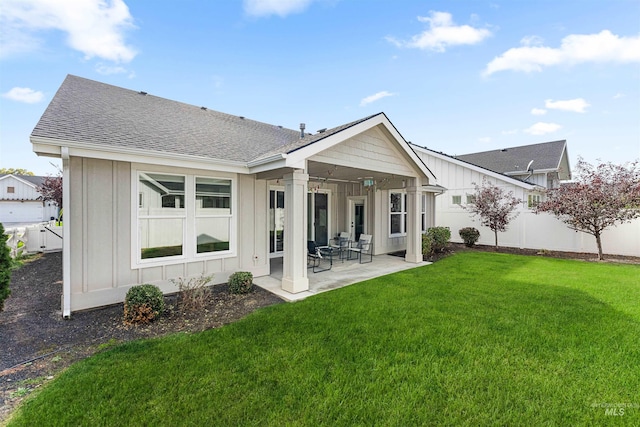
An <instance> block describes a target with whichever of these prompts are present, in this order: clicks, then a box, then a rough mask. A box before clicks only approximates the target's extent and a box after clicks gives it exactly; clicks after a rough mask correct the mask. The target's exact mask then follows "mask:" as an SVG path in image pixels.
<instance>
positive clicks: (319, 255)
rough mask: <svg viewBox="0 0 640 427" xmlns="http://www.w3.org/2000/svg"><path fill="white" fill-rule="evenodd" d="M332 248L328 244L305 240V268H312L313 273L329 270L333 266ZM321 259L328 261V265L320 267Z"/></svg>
mask: <svg viewBox="0 0 640 427" xmlns="http://www.w3.org/2000/svg"><path fill="white" fill-rule="evenodd" d="M332 250H333V249H332V248H331V247H329V246H318V245H316V242H314V241H313V240H307V268H312V269H313V272H314V273H320V272H321V271H327V270H331V267H332V266H333V253H332ZM323 252H324V254H323ZM322 261H325V262H328V263H329V266H328V267H325V268H320V263H321V262H322Z"/></svg>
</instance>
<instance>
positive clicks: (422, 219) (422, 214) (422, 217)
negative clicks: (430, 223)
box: [420, 193, 429, 234]
mask: <svg viewBox="0 0 640 427" xmlns="http://www.w3.org/2000/svg"><path fill="white" fill-rule="evenodd" d="M420 201H421V203H422V205H421V207H420V222H421V223H422V225H421V229H422V230H421V231H422V234H424V233H426V232H427V229H428V228H429V227H427V195H426V194H424V193H422V197H420Z"/></svg>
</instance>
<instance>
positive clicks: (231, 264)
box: [65, 157, 268, 311]
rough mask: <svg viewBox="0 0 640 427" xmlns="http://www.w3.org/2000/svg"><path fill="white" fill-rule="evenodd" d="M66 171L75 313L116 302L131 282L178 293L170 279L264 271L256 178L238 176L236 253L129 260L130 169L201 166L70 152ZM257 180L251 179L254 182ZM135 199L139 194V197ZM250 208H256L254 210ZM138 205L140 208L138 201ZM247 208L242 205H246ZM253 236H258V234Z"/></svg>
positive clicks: (263, 196)
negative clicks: (135, 262)
mask: <svg viewBox="0 0 640 427" xmlns="http://www.w3.org/2000/svg"><path fill="white" fill-rule="evenodd" d="M70 162H71V167H70V171H71V176H70V178H71V179H70V192H71V197H70V205H71V209H70V212H69V213H67V216H68V218H69V220H68V221H66V222H65V226H70V227H71V228H70V236H71V242H70V244H71V250H72V253H74V254H76V255H75V256H74V259H73V262H72V263H71V274H70V281H71V283H70V284H71V293H72V298H71V302H72V307H71V310H72V311H77V310H82V309H85V308H91V307H98V306H103V305H108V304H113V303H117V302H121V301H123V300H124V297H125V295H126V292H127V291H128V290H129V289H130V288H131V286H133V285H136V284H142V283H151V284H155V285H157V286H158V287H160V289H161V290H162V291H163V292H165V293H173V292H177V290H178V289H177V287H176V286H175V285H174V284H173V283H171V281H170V280H171V279H177V278H180V277H182V278H189V277H196V276H199V275H200V274H205V275H213V276H214V280H213V282H212V283H224V282H226V281H227V280H228V277H229V275H230V274H231V273H233V272H234V271H238V270H240V269H241V270H244V271H250V272H252V273H254V275H256V276H258V275H264V274H268V256H267V253H266V251H267V245H266V235H267V231H266V224H267V217H266V215H267V213H266V208H265V207H264V201H265V200H267V197H268V194H267V186H266V183H265V182H264V181H255V180H254V178H253V177H235V174H234V179H237V181H238V191H237V197H239V198H241V201H240V202H239V203H238V206H242V208H239V209H238V211H239V212H238V213H237V215H238V228H239V231H238V234H239V236H238V238H237V245H238V246H237V252H236V254H235V255H230V256H228V257H222V258H217V259H208V258H202V259H183V260H166V262H165V263H163V265H152V266H144V265H141V266H138V267H137V268H135V267H134V266H133V265H132V247H136V246H135V245H132V243H131V242H132V239H135V238H136V236H135V235H134V233H132V230H135V224H134V226H133V227H132V222H134V221H136V216H135V215H134V214H133V212H135V210H134V209H132V203H133V202H132V201H133V200H134V198H133V197H132V189H133V184H135V183H134V182H132V170H135V169H139V170H150V171H157V172H165V173H174V174H175V173H184V174H203V175H205V176H206V175H210V174H211V171H201V170H192V169H181V168H162V167H159V166H153V167H151V166H149V167H147V166H145V165H135V164H134V165H132V164H131V163H128V162H119V161H110V160H98V159H90V158H79V157H72V158H71V159H70ZM254 181H255V182H254ZM136 200H137V198H136ZM251 206H253V208H251ZM136 207H137V206H136ZM245 207H247V208H246V209H245ZM256 236H257V237H256Z"/></svg>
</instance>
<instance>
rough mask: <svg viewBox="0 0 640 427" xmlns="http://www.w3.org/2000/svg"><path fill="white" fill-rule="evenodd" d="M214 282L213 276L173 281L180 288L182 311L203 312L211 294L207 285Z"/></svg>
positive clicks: (179, 298) (179, 296)
mask: <svg viewBox="0 0 640 427" xmlns="http://www.w3.org/2000/svg"><path fill="white" fill-rule="evenodd" d="M212 280H213V275H211V276H205V275H204V274H202V275H201V276H200V277H193V278H191V279H189V280H186V279H183V278H182V277H180V278H178V279H175V280H173V279H172V280H171V282H172V283H173V284H174V285H176V286H177V287H178V292H179V294H178V300H179V301H180V310H182V311H198V310H202V309H203V308H204V306H205V305H206V304H207V300H208V296H209V292H208V288H207V285H209V283H210V282H211V281H212Z"/></svg>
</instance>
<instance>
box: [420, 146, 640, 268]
mask: <svg viewBox="0 0 640 427" xmlns="http://www.w3.org/2000/svg"><path fill="white" fill-rule="evenodd" d="M413 149H414V151H415V152H416V154H417V155H418V157H420V159H421V160H422V161H423V162H424V163H425V164H426V165H427V167H428V168H429V169H430V170H431V171H432V172H433V173H434V174H435V175H436V176H437V177H438V183H439V184H440V185H442V186H443V187H445V188H447V193H446V195H445V196H442V197H438V198H437V199H436V206H435V217H436V225H438V226H443V227H449V228H450V230H451V240H452V241H454V242H459V243H461V242H462V239H461V238H460V236H459V234H458V231H459V230H460V229H461V228H463V227H475V228H477V229H478V230H480V239H479V241H478V243H480V244H485V245H493V244H494V235H493V232H492V231H491V230H490V229H489V228H488V227H483V226H481V225H480V220H479V219H478V218H477V217H476V218H473V217H472V216H471V215H470V214H469V212H468V211H467V210H465V207H466V205H468V204H469V203H472V202H473V195H474V193H475V186H474V183H475V184H478V185H481V184H482V182H483V180H487V181H488V182H490V183H492V184H494V185H497V186H499V187H501V188H503V189H505V190H506V191H508V192H512V193H513V195H514V196H515V197H517V198H518V199H520V200H521V201H522V203H521V204H520V206H518V208H517V213H518V216H517V217H516V218H515V219H514V220H512V221H511V223H510V224H509V226H508V230H507V231H506V232H503V233H499V236H498V239H499V244H500V246H506V247H516V248H528V249H538V250H541V249H546V250H556V251H567V252H590V253H597V246H596V242H595V238H593V237H592V236H590V235H588V234H585V233H576V232H575V231H572V230H570V229H569V228H568V227H567V226H566V224H564V223H563V222H561V221H559V220H558V219H557V218H555V217H554V216H553V215H551V214H547V213H545V214H535V212H534V210H533V208H534V207H535V206H536V204H537V203H538V202H540V201H542V200H544V197H545V196H544V194H545V191H546V190H547V189H550V188H556V187H557V186H559V185H560V181H564V180H568V179H571V169H570V166H569V160H568V154H567V142H566V141H564V140H562V141H552V142H544V143H540V144H532V145H525V146H519V147H510V148H504V149H501V150H492V151H485V152H480V153H472V154H465V155H458V156H450V155H447V154H444V153H441V152H437V151H434V150H430V149H428V148H425V147H420V146H417V145H413ZM632 236H640V221H634V222H633V223H629V224H621V225H619V226H618V227H615V228H611V229H608V230H606V231H605V233H604V235H603V240H602V241H603V245H604V250H605V253H609V254H619V255H630V256H640V239H637V238H635V239H634V238H632Z"/></svg>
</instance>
